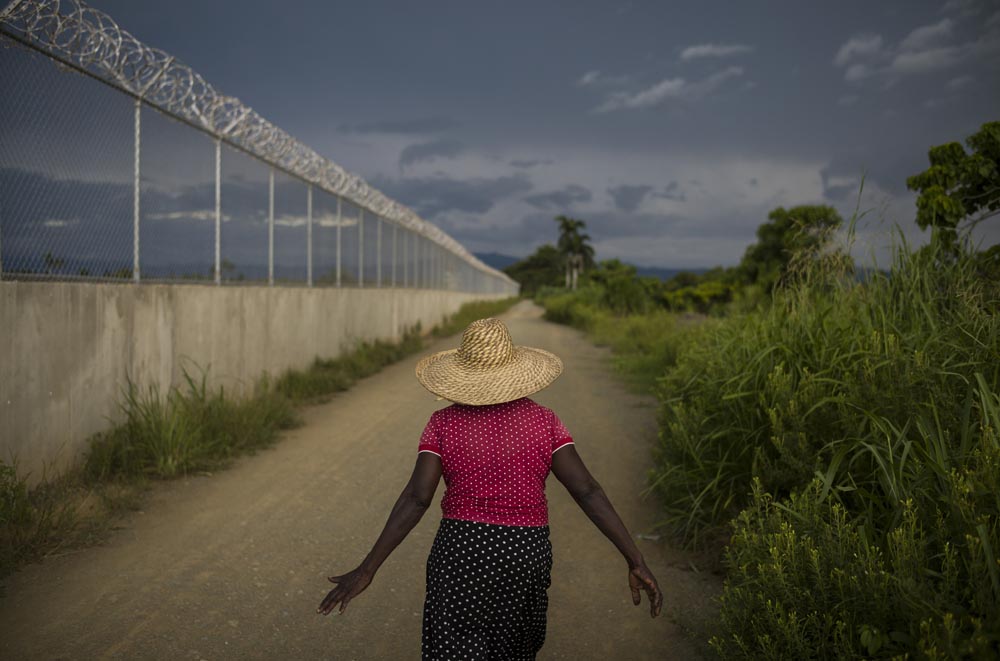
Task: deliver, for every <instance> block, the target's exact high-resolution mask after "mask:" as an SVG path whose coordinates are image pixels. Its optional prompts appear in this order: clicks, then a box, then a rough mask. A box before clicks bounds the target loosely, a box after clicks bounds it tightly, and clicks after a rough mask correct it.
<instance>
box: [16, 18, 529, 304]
mask: <svg viewBox="0 0 1000 661" xmlns="http://www.w3.org/2000/svg"><path fill="white" fill-rule="evenodd" d="M0 38H2V39H0V41H4V42H10V43H4V44H3V45H4V46H9V45H11V44H13V45H18V46H23V47H25V48H27V49H30V50H33V51H37V52H40V53H42V54H43V55H45V56H47V58H50V59H51V60H53V61H54V62H55V63H56V64H57V65H59V66H60V67H61V68H63V69H66V68H69V69H73V70H76V71H78V72H81V73H84V74H86V75H87V76H90V77H93V78H97V79H98V80H100V81H103V82H104V83H106V84H107V85H110V86H111V87H113V88H114V89H115V90H118V91H119V92H123V93H124V94H125V95H127V97H131V99H128V98H125V101H133V100H134V104H135V105H134V124H135V132H134V146H135V169H136V172H135V177H134V186H135V190H134V198H135V199H134V202H135V209H134V214H135V216H136V219H138V215H139V207H138V205H139V199H140V196H141V195H142V193H143V191H140V185H141V183H140V179H139V172H138V168H139V148H140V147H139V145H140V139H141V136H142V135H143V134H142V132H141V131H142V129H141V128H140V127H141V126H142V124H143V122H145V121H148V120H146V119H144V118H145V117H146V114H144V113H143V112H142V111H143V109H144V108H146V107H148V108H152V109H155V111H156V112H157V113H162V114H163V115H166V116H168V117H170V118H173V119H175V120H179V121H180V122H182V123H184V124H187V125H189V126H190V127H194V128H196V129H198V130H199V131H200V132H202V133H203V134H207V137H209V140H210V139H211V138H214V139H215V142H216V145H215V150H216V156H215V169H216V173H215V174H216V177H215V187H216V200H215V203H216V215H217V216H219V217H221V215H222V213H221V210H220V208H219V207H220V206H224V205H225V198H223V200H221V201H220V200H219V197H220V195H219V192H220V186H221V175H220V173H219V167H220V166H219V162H220V149H221V148H222V147H223V146H225V147H227V152H226V153H227V154H229V153H230V152H232V153H233V154H235V153H237V152H245V153H246V154H249V155H252V156H253V157H255V158H256V159H260V161H263V162H264V163H267V164H269V165H271V166H273V168H276V169H277V170H279V171H280V173H279V175H281V176H284V175H289V177H288V178H289V179H297V180H300V181H301V182H302V185H303V186H308V200H309V201H308V204H309V213H310V214H311V213H312V210H313V206H314V204H313V203H314V201H315V200H314V199H313V198H314V195H319V196H332V197H333V198H334V199H336V200H337V213H338V214H340V213H341V211H342V209H341V201H342V203H343V204H344V205H350V206H352V207H354V209H355V210H356V211H357V213H356V214H355V216H352V218H355V219H356V223H357V224H356V232H357V234H358V237H357V240H358V241H359V242H360V241H364V232H365V231H366V230H368V234H369V240H370V241H373V242H374V243H373V244H371V245H369V246H368V247H367V248H365V247H364V244H363V243H359V246H358V247H359V251H358V255H357V259H358V262H359V264H357V265H356V266H357V273H356V281H357V284H359V285H363V284H365V283H366V282H372V283H375V284H377V285H379V286H381V285H382V284H383V283H393V284H395V282H396V281H397V280H402V281H407V282H412V283H424V284H429V285H434V286H443V287H449V288H450V286H452V287H456V288H462V289H466V287H470V286H471V287H473V288H475V289H477V290H478V289H480V288H485V289H488V290H490V291H497V292H502V291H512V292H516V290H517V283H515V282H514V281H513V280H511V279H510V278H509V277H508V276H506V274H503V273H501V272H500V271H497V270H495V269H492V268H490V267H488V266H486V265H485V264H483V263H482V262H481V261H480V260H479V259H477V258H476V257H475V256H474V255H472V254H471V253H470V252H468V250H466V249H465V247H464V246H462V245H461V244H460V243H459V242H457V241H456V240H455V239H453V238H452V237H451V236H449V235H448V234H446V233H445V232H444V231H442V230H441V229H440V228H438V227H436V226H435V225H433V224H431V223H429V222H427V221H425V220H423V219H421V218H420V217H419V216H418V215H417V214H416V213H415V212H414V211H413V210H411V209H409V208H407V207H406V206H404V205H402V204H400V203H399V202H397V201H395V200H392V199H391V198H389V197H388V196H386V195H384V194H383V193H382V192H380V191H378V190H377V189H375V188H374V187H372V186H370V185H369V184H368V183H367V182H366V181H365V180H364V179H362V178H361V177H359V176H358V175H355V174H353V173H350V172H348V171H347V170H345V169H344V168H342V167H341V166H339V165H338V164H336V163H334V162H333V161H331V160H329V159H327V158H324V157H322V156H320V155H319V154H318V153H316V152H315V151H314V150H313V149H311V148H310V147H308V146H307V145H305V144H302V143H301V142H299V141H297V140H296V139H295V138H293V137H292V136H291V135H289V134H288V133H287V132H285V131H284V130H282V129H281V128H279V127H277V126H275V125H273V124H271V123H270V122H268V121H267V120H266V119H264V118H263V117H261V116H260V115H259V114H258V113H257V112H255V111H254V110H253V109H252V108H250V107H248V106H246V105H244V104H243V103H242V102H240V101H239V100H238V99H237V98H235V97H231V96H225V95H223V94H220V93H219V92H218V91H217V90H216V89H215V88H214V87H213V86H212V85H210V84H209V83H208V82H207V81H205V79H204V78H202V76H201V75H199V74H198V73H197V72H195V71H194V70H192V69H191V68H190V67H188V66H187V65H185V64H184V63H182V62H181V61H179V60H178V59H177V58H175V57H173V56H171V55H170V54H168V53H166V52H164V51H162V50H160V49H157V48H152V47H150V46H147V45H146V44H144V43H142V42H141V41H139V40H138V39H136V38H135V37H133V36H132V35H131V34H130V33H128V32H127V31H125V30H123V29H121V28H120V27H119V26H118V25H117V23H116V22H115V21H114V20H113V19H112V18H111V17H110V16H108V15H107V14H105V13H104V12H101V11H99V10H97V9H94V8H92V7H89V6H87V5H86V4H85V3H84V2H82V1H81V0H14V1H13V2H9V3H8V4H7V6H6V7H5V8H4V9H3V10H2V11H0ZM60 73H63V72H60ZM39 75H41V74H39ZM19 82H21V83H22V84H12V85H5V88H6V90H7V95H8V97H11V96H17V95H18V94H26V93H27V91H26V90H27V88H28V87H30V86H29V85H25V84H23V81H19ZM12 90H13V94H11V91H12ZM108 105H109V106H116V107H117V106H120V105H121V104H120V103H119V104H113V103H110V104H108ZM23 112H27V111H23ZM121 114H122V113H117V115H118V116H117V119H119V120H120V119H121V117H120V115H121ZM112 115H115V113H112ZM154 116H155V115H154ZM0 120H3V117H0ZM107 121H111V120H110V119H109V120H107ZM154 121H155V120H154ZM2 128H3V127H2V126H0V130H2ZM105 128H107V127H105ZM130 128H131V126H130ZM129 133H130V132H129ZM126 137H128V138H133V136H131V135H127V136H126ZM109 142H110V140H109ZM114 142H115V143H116V145H115V149H116V150H120V149H121V145H120V144H117V143H118V142H121V141H120V140H115V141H114ZM129 142H131V140H129ZM2 165H3V164H2V163H0V166H2ZM282 173H283V174H282ZM55 174H56V176H57V177H58V172H56V173H55ZM273 176H274V172H273V170H272V173H271V177H272V178H273ZM269 183H270V185H271V186H272V189H273V185H274V183H273V181H271V182H269ZM27 185H29V184H28V183H26V182H23V181H22V182H16V181H15V182H14V183H13V184H10V183H9V182H8V187H9V188H10V187H17V186H22V187H23V186H27ZM105 193H107V191H105ZM92 195H94V196H96V197H100V192H94V193H92ZM220 202H221V203H220ZM273 203H274V200H273V194H272V199H271V201H270V204H271V205H272V206H273ZM324 204H325V206H326V207H329V206H330V201H329V200H321V206H322V205H324ZM0 205H3V199H2V198H0ZM7 206H10V205H9V203H8V204H7V205H3V206H0V222H3V220H4V216H3V214H4V213H5V211H7V212H8V213H9V210H6V207H7ZM269 211H270V221H271V222H270V223H269V234H271V235H272V241H271V244H270V245H269V248H268V250H269V252H271V251H273V250H274V244H273V233H274V230H275V225H274V219H273V216H274V210H273V209H270V210H269ZM327 211H329V209H327ZM165 213H167V212H165ZM300 215H301V214H300ZM309 217H310V222H309V223H308V226H307V227H306V229H305V230H303V231H304V232H305V233H306V234H308V238H309V239H310V243H309V245H310V249H309V251H308V258H307V262H308V264H307V265H305V270H306V272H307V274H306V279H307V280H308V281H309V283H310V284H312V282H313V280H314V278H313V277H312V271H313V269H312V266H313V261H314V248H315V244H313V243H312V241H311V240H312V238H313V234H315V233H317V231H318V233H319V234H322V228H323V227H324V223H323V221H322V220H320V222H319V225H318V226H314V224H313V223H312V222H311V220H312V216H311V215H310V216H309ZM323 218H326V219H327V221H329V213H327V214H326V216H323ZM49 220H50V221H51V222H54V223H59V222H61V219H59V218H54V219H49ZM341 221H342V218H341V216H339V215H338V217H337V221H336V228H337V232H336V235H337V249H336V252H337V259H336V261H337V264H338V267H337V278H336V280H337V282H338V283H340V282H343V281H344V280H347V281H350V280H351V279H352V278H354V277H355V275H354V274H353V273H342V271H341V268H340V267H341V266H342V264H341V263H340V262H341V258H342V257H343V256H344V255H343V254H342V253H343V251H342V247H341V245H340V240H341V239H342V238H343V236H342V227H341V225H340V223H341ZM46 222H49V221H46ZM136 223H138V220H136ZM369 224H370V225H371V226H372V227H371V229H369V228H368V225H369ZM217 225H218V223H217ZM329 225H330V223H329V222H327V223H326V226H327V227H328V226H329ZM383 225H386V226H392V227H394V228H395V227H398V228H399V229H393V231H392V232H391V233H392V236H393V237H394V241H397V240H401V237H400V236H399V234H400V230H404V236H405V233H413V234H414V235H415V236H414V241H413V242H412V243H413V245H412V246H410V245H409V243H407V242H406V241H405V240H403V241H402V247H401V246H397V245H396V244H395V243H393V244H392V245H393V247H394V248H395V250H396V252H395V253H391V251H390V249H389V248H388V246H389V243H388V242H387V243H386V244H385V249H384V248H383V244H382V243H380V241H381V237H382V236H383V229H384V228H383ZM349 227H352V228H353V227H355V226H354V225H350V226H349ZM219 231H220V230H219V228H218V227H217V229H216V232H217V233H218V232H219ZM343 231H344V232H346V233H348V234H350V232H351V231H352V230H351V229H347V230H343ZM279 233H287V232H285V230H284V229H282V230H280V231H279ZM135 235H136V241H137V242H138V231H136V233H135ZM119 238H120V237H119ZM327 238H328V237H327ZM351 238H353V235H352V237H351ZM2 241H3V236H2V235H0V242H2ZM327 243H329V242H328V241H327ZM218 244H219V241H216V246H217V248H216V250H217V251H218V250H219V248H218ZM425 244H426V246H425ZM223 245H225V244H223ZM2 247H3V246H2V243H0V248H2ZM407 247H408V248H409V249H410V251H411V252H407ZM435 248H436V249H435ZM421 250H423V251H424V252H420V251H421ZM134 252H135V260H134V261H135V263H136V264H138V252H139V245H138V243H137V244H136V245H135V246H134ZM438 252H441V253H442V254H441V255H438V254H437V253H438ZM389 254H396V255H397V256H398V257H399V258H400V259H402V260H404V261H406V262H407V263H410V262H412V264H411V266H412V270H413V272H412V273H408V272H407V266H406V265H400V268H399V269H398V270H400V271H402V273H400V274H398V275H400V276H401V277H400V278H395V277H392V278H390V277H386V278H383V277H382V275H383V274H382V271H383V265H385V266H386V267H388V266H389V265H388V264H385V259H384V256H388V255H389ZM366 255H367V258H368V260H369V264H368V265H367V267H366V265H365V264H364V260H365V259H366ZM448 255H450V256H451V257H449V256H448ZM328 256H329V255H327V257H328ZM373 258H374V259H375V264H374V265H373V264H372V263H371V260H372V259H373ZM454 258H457V262H456V260H455V259H454ZM58 259H62V258H57V257H52V256H51V255H49V256H48V258H47V261H49V262H52V261H54V260H55V261H58ZM227 261H229V260H227ZM220 262H221V256H220V255H216V259H215V270H216V272H217V273H216V280H217V281H218V280H220V279H222V274H221V271H223V270H224V269H223V268H220V266H219V265H220ZM424 262H426V264H424ZM459 264H461V265H464V266H465V269H461V270H463V271H464V270H467V269H471V272H470V273H466V274H462V275H457V276H448V275H447V273H446V271H445V269H446V267H449V266H450V267H456V268H457V266H458V265H459ZM49 266H51V263H50V264H49ZM353 266H355V265H353V264H352V265H351V267H353ZM396 267H397V265H396V264H395V263H393V264H392V269H391V270H392V271H393V272H395V271H397V268H396ZM2 268H3V264H2V263H0V269H2ZM268 270H269V273H268V280H269V282H273V281H274V264H273V259H270V260H269V266H268ZM453 270H454V269H453ZM439 271H440V272H439ZM369 273H370V274H371V275H370V277H369V275H368V274H369ZM449 273H450V272H449ZM86 275H92V274H86ZM387 275H388V274H387ZM135 276H136V279H138V277H139V271H138V269H136V273H135ZM345 276H347V277H345ZM407 276H410V277H407ZM449 278H450V281H449ZM493 280H495V281H496V282H495V283H492V285H487V282H488V281H493ZM449 285H450V286H449ZM411 286H412V285H411Z"/></svg>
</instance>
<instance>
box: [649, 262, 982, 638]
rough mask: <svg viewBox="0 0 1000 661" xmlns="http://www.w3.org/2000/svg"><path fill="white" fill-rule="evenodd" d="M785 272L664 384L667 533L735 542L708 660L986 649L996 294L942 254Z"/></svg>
mask: <svg viewBox="0 0 1000 661" xmlns="http://www.w3.org/2000/svg"><path fill="white" fill-rule="evenodd" d="M819 264H822V260H821V261H820V262H819ZM800 275H801V276H802V277H800V278H797V279H796V280H795V281H794V282H791V283H789V284H788V285H786V287H785V288H783V289H781V290H779V291H778V293H777V294H776V295H775V297H774V299H773V302H772V304H771V305H770V306H767V307H765V308H763V309H761V310H759V311H757V312H752V313H747V314H741V315H734V316H731V317H729V318H727V319H725V320H723V321H721V322H720V323H718V324H717V325H714V326H711V327H707V328H705V329H704V330H705V332H704V333H703V334H702V336H701V338H700V340H699V341H698V342H696V343H692V344H690V345H688V347H687V350H686V351H685V352H684V353H683V354H682V355H681V356H680V357H679V359H678V361H677V365H676V367H675V368H674V369H672V370H670V371H668V372H667V373H666V374H665V375H664V377H663V378H662V379H661V381H660V384H659V390H660V396H661V399H662V404H661V408H660V420H661V438H660V444H659V456H658V465H657V469H656V471H655V475H654V481H653V488H654V489H655V490H656V491H658V492H659V493H660V495H661V496H662V501H663V503H664V512H665V522H666V523H667V524H668V525H669V527H670V529H671V530H673V531H674V532H675V533H676V534H677V535H678V537H679V538H680V539H681V540H683V541H684V542H686V543H689V544H694V545H701V544H716V543H718V542H720V541H723V542H725V541H728V542H730V544H729V546H728V549H727V551H726V556H725V562H726V566H727V569H728V574H729V577H728V579H727V586H726V591H725V595H724V597H723V610H722V622H723V631H722V632H721V633H720V634H719V635H718V636H716V638H715V639H714V641H713V644H714V646H715V647H716V650H717V651H718V652H719V653H720V654H721V655H722V656H723V657H727V658H758V657H764V658H800V657H801V655H806V656H808V657H810V658H859V657H862V656H864V657H880V658H882V657H885V658H888V657H891V656H893V655H901V654H909V655H918V656H925V657H928V658H958V657H961V656H971V657H976V658H979V657H992V656H993V655H995V654H998V653H1000V646H998V645H1000V607H998V603H1000V601H998V600H1000V566H998V565H997V557H998V556H997V550H998V549H1000V528H998V516H1000V497H998V495H997V490H996V485H997V484H1000V438H998V435H997V434H998V430H1000V398H998V393H1000V314H998V313H1000V288H998V283H995V282H990V281H984V280H983V279H981V278H980V277H979V276H978V275H977V272H976V269H975V267H974V259H973V257H972V255H970V254H960V255H957V256H956V255H953V254H951V253H949V252H947V251H945V250H944V249H943V248H942V246H940V245H938V244H937V243H932V244H931V245H930V246H927V247H924V248H922V249H920V250H916V251H910V250H908V249H906V247H905V246H901V247H900V249H899V250H898V251H897V252H896V255H895V259H894V262H893V264H892V268H891V269H890V271H889V272H888V273H875V274H874V275H873V276H872V277H870V278H869V279H868V280H867V281H866V282H864V283H861V282H857V281H856V280H855V279H854V278H852V277H850V274H849V273H846V272H843V271H839V272H838V271H837V270H836V269H832V270H831V269H827V270H824V269H823V268H821V267H819V266H815V267H808V270H807V271H805V272H803V273H801V274H800ZM734 518H735V522H734V523H733V524H732V525H731V524H730V521H732V520H733V519H734Z"/></svg>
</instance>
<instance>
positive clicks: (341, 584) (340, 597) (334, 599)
mask: <svg viewBox="0 0 1000 661" xmlns="http://www.w3.org/2000/svg"><path fill="white" fill-rule="evenodd" d="M372 578H373V576H372V575H371V574H369V573H368V572H366V571H365V570H363V569H362V568H361V567H358V568H357V569H354V570H352V571H349V572H347V573H346V574H344V575H343V576H330V577H329V578H327V580H328V581H330V582H331V583H335V584H336V585H337V587H335V588H334V589H332V590H330V592H329V593H328V594H327V595H326V598H325V599H323V602H322V603H320V605H319V608H317V609H316V612H317V613H322V614H323V615H329V614H330V612H331V611H332V610H333V609H334V607H335V606H336V605H337V603H338V602H339V603H340V612H341V613H343V612H344V609H345V608H347V604H349V603H350V602H351V599H354V598H355V597H356V596H358V595H359V594H361V593H362V592H364V589H365V588H367V587H368V585H369V584H370V583H371V582H372Z"/></svg>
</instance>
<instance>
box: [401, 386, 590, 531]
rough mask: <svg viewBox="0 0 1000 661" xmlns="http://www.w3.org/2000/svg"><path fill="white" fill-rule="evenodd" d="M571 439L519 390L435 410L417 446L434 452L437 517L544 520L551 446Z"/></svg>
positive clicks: (513, 522) (505, 522)
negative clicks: (440, 479)
mask: <svg viewBox="0 0 1000 661" xmlns="http://www.w3.org/2000/svg"><path fill="white" fill-rule="evenodd" d="M572 443H573V439H572V437H571V436H570V435H569V432H568V431H566V427H564V426H563V424H562V422H560V420H559V418H558V417H556V414H555V413H553V412H552V411H551V410H550V409H547V408H545V407H544V406H541V405H539V404H536V403H535V402H533V401H532V400H530V399H528V398H522V399H517V400H514V401H513V402H505V403H503V404H491V405H488V406H468V405H465V404H452V405H451V406H449V407H447V408H444V409H441V410H439V411H435V412H434V414H433V415H431V419H430V421H429V422H428V423H427V427H426V428H425V429H424V433H423V434H422V435H421V437H420V446H419V448H418V450H417V451H418V452H433V453H434V454H436V455H438V456H439V457H441V467H442V473H443V475H444V482H445V485H446V489H445V492H444V498H443V499H442V500H441V511H442V514H443V515H444V518H446V519H461V520H463V521H476V522H479V523H493V524H498V525H502V526H545V525H548V523H549V507H548V501H547V500H546V499H545V478H547V477H548V475H549V471H550V469H551V468H552V454H553V453H554V452H555V451H557V450H559V449H560V448H564V447H566V446H567V445H571V444H572Z"/></svg>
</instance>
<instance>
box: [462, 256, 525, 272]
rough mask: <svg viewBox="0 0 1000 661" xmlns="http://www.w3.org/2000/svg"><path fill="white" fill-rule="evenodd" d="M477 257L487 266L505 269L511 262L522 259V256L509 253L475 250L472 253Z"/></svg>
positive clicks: (514, 262)
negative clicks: (512, 255) (513, 255)
mask: <svg viewBox="0 0 1000 661" xmlns="http://www.w3.org/2000/svg"><path fill="white" fill-rule="evenodd" d="M472 254H474V255H475V256H476V257H478V258H479V259H480V260H481V261H482V262H483V264H486V265H487V266H492V267H493V268H495V269H501V270H502V269H505V268H507V267H508V266H510V265H511V264H517V263H518V262H519V261H521V260H522V259H523V257H511V256H510V255H501V254H500V253H498V252H476V253H472Z"/></svg>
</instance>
